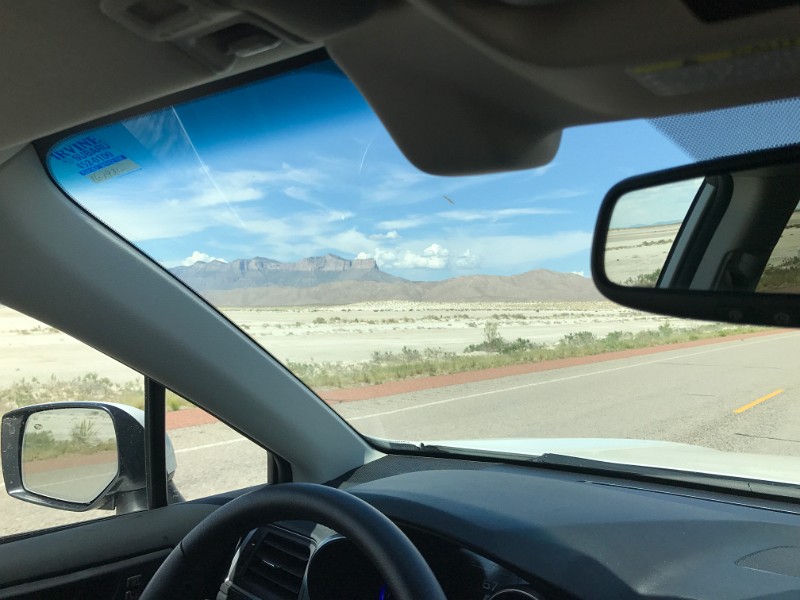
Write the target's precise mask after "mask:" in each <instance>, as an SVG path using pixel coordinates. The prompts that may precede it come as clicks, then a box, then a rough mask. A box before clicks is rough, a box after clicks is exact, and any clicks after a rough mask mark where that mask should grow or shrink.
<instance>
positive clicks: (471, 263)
mask: <svg viewBox="0 0 800 600" xmlns="http://www.w3.org/2000/svg"><path fill="white" fill-rule="evenodd" d="M480 262H481V261H480V257H479V256H476V255H474V254H473V253H472V250H470V249H469V248H467V249H466V250H465V251H464V252H463V253H462V254H459V255H458V256H456V258H455V260H454V261H453V265H454V266H455V267H456V268H458V269H472V268H475V267H477V266H478V265H479V264H480Z"/></svg>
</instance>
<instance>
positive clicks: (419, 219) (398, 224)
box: [378, 216, 431, 231]
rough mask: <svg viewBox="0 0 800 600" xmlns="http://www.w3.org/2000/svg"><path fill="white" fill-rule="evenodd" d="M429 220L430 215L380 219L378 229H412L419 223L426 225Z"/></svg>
mask: <svg viewBox="0 0 800 600" xmlns="http://www.w3.org/2000/svg"><path fill="white" fill-rule="evenodd" d="M430 222H431V218H430V217H424V216H413V217H408V218H406V219H392V220H390V221H381V222H380V223H378V229H389V230H395V231H396V230H398V229H413V228H414V227H419V226H420V225H426V224H428V223H430Z"/></svg>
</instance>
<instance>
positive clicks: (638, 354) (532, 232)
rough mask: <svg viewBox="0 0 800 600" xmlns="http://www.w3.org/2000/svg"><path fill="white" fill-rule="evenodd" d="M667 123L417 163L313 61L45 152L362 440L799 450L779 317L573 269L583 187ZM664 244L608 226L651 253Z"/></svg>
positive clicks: (687, 153) (570, 451) (622, 458)
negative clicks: (772, 322)
mask: <svg viewBox="0 0 800 600" xmlns="http://www.w3.org/2000/svg"><path fill="white" fill-rule="evenodd" d="M759 110H760V111H761V112H759V114H760V115H761V114H762V113H763V109H761V108H760V109H759ZM745 114H746V112H745ZM692 119H694V121H690V122H694V123H695V124H696V123H697V122H698V120H699V122H700V123H703V122H704V120H703V119H702V117H699V116H697V115H694V116H692ZM675 122H676V121H674V120H662V121H656V122H648V121H645V120H635V121H626V122H617V123H609V124H601V125H591V126H584V127H576V128H572V129H568V130H566V131H565V132H564V134H563V140H562V144H561V148H560V150H559V152H558V154H557V156H556V157H555V159H554V160H553V161H552V162H551V163H550V164H547V165H545V166H542V167H539V168H536V169H531V170H527V171H520V172H513V173H501V174H493V175H482V176H470V177H436V176H431V175H428V174H425V173H423V172H421V171H419V170H418V169H416V168H415V167H413V166H412V165H411V164H410V163H409V162H408V161H407V160H406V159H405V158H404V157H403V155H402V154H401V152H400V151H399V150H398V148H397V147H396V145H395V144H394V142H393V141H392V139H391V138H390V136H389V135H388V134H387V132H386V130H385V129H384V128H383V126H382V125H381V123H380V121H379V120H378V119H377V117H376V116H375V115H374V114H373V112H372V111H371V110H370V108H369V107H368V105H367V104H366V103H365V101H364V100H363V99H362V97H361V96H360V95H359V93H358V92H357V90H356V89H355V88H354V86H353V85H352V84H351V83H350V82H349V81H348V80H347V79H346V77H344V75H342V74H341V73H340V72H339V71H338V69H337V68H336V67H335V66H334V65H333V64H332V63H329V62H323V63H318V64H315V65H311V66H309V67H306V68H304V69H302V70H299V71H296V72H293V73H289V74H284V75H281V76H277V77H274V78H271V79H269V80H266V81H262V82H257V83H253V84H250V85H247V86H245V87H241V88H238V89H235V90H232V91H227V92H225V93H220V94H217V95H214V96H211V97H207V98H204V99H200V100H195V101H191V102H188V103H184V104H180V105H176V106H172V107H169V108H166V109H163V110H159V111H156V112H151V113H149V114H145V115H142V116H138V117H134V118H131V119H127V120H124V121H121V122H118V123H113V124H110V125H105V126H102V127H99V128H95V129H91V130H87V131H84V132H81V133H77V134H74V135H71V136H69V137H67V138H65V139H63V140H62V141H60V142H59V143H58V144H56V145H55V146H54V147H53V148H52V149H51V150H50V152H49V154H48V156H47V167H48V169H49V170H50V173H51V174H52V176H53V178H54V179H55V180H56V182H58V183H59V184H60V185H61V186H62V187H63V188H64V189H65V190H66V191H67V192H68V193H69V194H70V195H71V196H72V197H73V198H74V199H75V200H76V201H77V202H79V203H80V204H81V205H83V206H84V207H85V208H86V209H87V210H89V211H90V212H92V213H93V214H95V215H96V216H97V217H98V218H100V219H101V220H103V221H104V222H106V223H107V224H108V225H109V226H110V227H112V228H113V229H115V230H117V231H118V232H119V233H120V234H121V235H123V236H124V237H126V238H128V239H130V240H131V241H132V242H133V243H135V244H136V245H137V246H139V247H140V248H141V249H142V250H143V251H144V252H146V253H147V254H149V255H150V256H151V257H153V258H154V259H155V260H157V261H158V262H160V263H161V264H163V265H164V266H165V267H166V268H168V269H169V270H170V271H171V272H172V273H173V274H175V275H176V276H177V277H178V278H180V279H181V280H183V281H184V282H185V283H186V284H187V285H189V286H190V287H192V288H193V289H194V290H196V291H197V292H198V293H199V294H201V295H202V296H203V297H204V298H206V299H207V300H208V301H209V302H211V303H212V304H214V305H215V306H217V307H218V308H219V310H221V311H222V312H223V313H224V314H225V315H226V316H227V317H229V318H230V319H231V320H232V321H234V322H235V323H236V324H237V325H238V326H239V327H240V328H241V329H242V330H243V331H244V332H246V333H247V334H248V335H250V336H251V337H252V338H253V339H254V340H256V341H257V342H258V343H259V344H261V345H262V346H263V347H264V348H265V349H266V350H268V351H269V352H270V353H271V354H272V355H274V356H275V357H276V358H277V359H279V360H280V361H281V362H283V364H285V365H286V366H287V367H288V368H289V369H290V370H291V371H292V372H293V373H294V374H295V375H297V376H298V377H299V378H300V379H302V381H304V382H305V383H306V384H307V385H308V386H309V387H311V388H312V389H313V390H314V391H315V392H316V393H317V394H318V395H319V396H320V397H321V398H322V399H324V400H325V401H326V402H327V403H328V404H329V405H330V406H331V408H332V409H333V410H335V411H337V412H338V413H339V414H340V415H341V416H342V417H343V418H345V419H346V420H347V421H348V422H349V423H351V424H352V426H353V427H355V428H356V429H357V430H358V431H360V432H362V433H364V434H366V435H369V436H373V437H377V438H385V439H390V440H405V441H412V442H418V441H425V442H427V443H440V444H444V445H454V446H459V447H473V448H474V449H485V450H486V451H489V450H497V451H504V452H515V453H523V454H541V453H556V454H567V455H575V456H585V457H591V458H599V459H601V460H611V461H618V462H628V463H632V464H651V463H652V461H655V462H656V463H658V464H659V465H662V466H669V467H674V468H682V469H689V470H704V469H707V470H713V469H712V467H709V466H703V465H710V464H716V465H720V464H725V465H731V464H734V463H735V462H736V461H735V459H734V458H730V459H728V458H726V459H725V460H723V459H720V458H718V457H717V458H716V459H714V460H716V463H715V462H714V460H706V461H703V460H701V459H700V458H698V457H702V456H704V455H703V454H702V452H701V450H702V449H703V448H705V449H710V450H718V451H725V452H735V453H740V454H741V453H762V454H771V455H775V456H779V457H784V458H785V457H788V456H792V455H797V454H800V445H798V443H797V440H796V439H795V438H796V437H797V433H796V431H793V430H792V428H791V426H790V425H789V421H787V415H788V414H789V412H787V411H791V410H792V409H791V404H792V403H791V396H792V392H791V380H790V379H788V375H787V372H789V371H790V370H791V372H792V373H793V372H794V371H795V369H794V367H793V366H791V364H790V361H791V360H792V357H793V356H794V354H793V351H794V350H795V349H796V347H797V340H798V338H797V334H795V333H792V332H787V331H776V330H765V329H756V328H748V327H736V326H732V325H725V324H714V323H700V322H688V321H680V320H677V319H673V318H667V317H661V316H657V315H652V314H644V313H640V312H636V311H633V310H629V309H626V308H623V307H620V306H617V305H614V304H612V303H610V302H608V301H606V300H604V299H603V298H602V297H601V296H600V295H599V294H598V292H597V291H596V290H595V287H594V285H593V283H592V280H591V276H590V273H589V247H590V242H591V237H592V230H593V226H594V221H595V217H596V214H597V208H598V206H599V203H600V201H601V199H602V198H603V195H604V194H605V192H606V191H607V190H608V189H609V188H610V187H611V186H612V185H613V184H614V183H616V182H617V181H619V180H620V179H623V178H625V177H628V176H632V175H636V174H640V173H643V172H648V171H653V170H656V169H662V168H666V167H670V166H676V165H681V164H686V163H689V162H692V161H693V160H694V159H695V158H696V157H697V153H696V152H693V148H695V149H696V148H697V147H698V144H697V142H696V140H695V142H693V144H686V143H681V141H680V139H679V137H680V136H679V135H678V134H676V133H675V132H676V130H679V129H680V128H679V127H677V128H676V127H674V126H672V125H674V123H675ZM465 126H469V124H468V123H465ZM726 135H727V138H726V139H725V140H723V141H724V144H723V146H724V147H725V148H726V149H727V151H730V152H732V151H740V150H742V149H747V144H748V143H749V144H751V145H752V144H753V143H757V144H766V145H769V144H770V141H769V140H766V141H757V142H753V139H752V136H751V138H748V139H744V140H742V144H744V145H738V146H737V144H736V143H732V142H731V137H735V136H733V134H732V133H731V132H730V131H729V132H728V133H727V134H726ZM676 136H677V137H676ZM734 141H735V140H734ZM712 146H713V144H711V143H710V142H709V144H706V145H703V147H702V152H701V154H702V155H703V157H705V156H708V155H709V153H711V154H713V152H714V151H713V148H712V149H711V150H709V148H711V147H712ZM662 237H663V236H662ZM668 242H669V240H664V239H661V238H660V237H659V236H658V235H655V234H653V235H651V236H650V237H649V238H646V239H644V238H643V239H636V240H634V241H633V242H631V243H635V244H636V246H637V249H638V250H639V252H640V254H641V256H642V258H643V260H645V259H646V260H647V261H651V262H653V261H654V262H653V264H656V265H658V264H660V262H663V259H659V257H660V256H662V255H664V256H665V255H666V252H667V250H668V249H669V244H668ZM648 264H649V263H648ZM654 273H655V276H656V277H657V275H658V270H657V269H656V270H655V271H654ZM639 276H641V277H647V274H645V275H639ZM232 401H235V399H232ZM265 401H274V399H270V398H265ZM492 439H495V440H497V439H501V440H503V441H502V442H490V440H492ZM714 456H717V455H714ZM726 456H727V455H726ZM654 457H655V458H654ZM726 461H728V462H726ZM731 461H733V462H731ZM738 464H739V467H737V468H740V470H738V471H737V470H736V469H733V471H735V473H736V474H742V473H743V474H745V475H747V476H753V477H760V478H772V479H775V480H782V479H784V478H786V479H789V480H791V479H792V477H794V478H797V477H800V470H798V469H797V466H796V465H795V464H794V463H791V464H789V463H785V464H782V465H778V466H775V467H774V470H772V471H770V470H769V469H768V468H766V467H764V468H763V469H762V470H761V471H758V472H755V471H753V470H752V469H751V470H750V471H747V465H752V464H753V462H752V460H750V461H748V460H742V461H740V462H739V463H738ZM775 464H776V465H777V464H778V463H775ZM790 467H791V468H790ZM726 468H727V467H726ZM726 468H723V469H722V471H723V472H725V473H731V472H733V471H731V470H730V469H728V470H726ZM742 469H743V470H742ZM791 472H794V473H798V474H797V475H793V476H792V475H787V474H786V473H791Z"/></svg>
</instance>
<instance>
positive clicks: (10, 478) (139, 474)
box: [0, 305, 267, 541]
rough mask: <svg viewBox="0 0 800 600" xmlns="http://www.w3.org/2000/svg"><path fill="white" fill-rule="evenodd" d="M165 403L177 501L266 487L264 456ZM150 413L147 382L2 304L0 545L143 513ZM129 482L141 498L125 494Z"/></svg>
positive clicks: (172, 398)
mask: <svg viewBox="0 0 800 600" xmlns="http://www.w3.org/2000/svg"><path fill="white" fill-rule="evenodd" d="M47 403H57V408H55V409H54V408H47V407H44V409H37V407H39V406H40V405H42V404H47ZM67 403H73V404H67ZM75 403H79V404H75ZM165 404H166V411H167V413H166V419H165V421H166V428H167V436H168V439H169V445H168V452H167V454H168V459H167V463H168V468H170V470H171V471H172V480H171V483H172V485H171V486H170V489H171V490H173V491H174V490H177V492H178V494H179V495H177V494H173V496H172V498H171V500H172V501H175V500H176V499H180V498H182V499H185V500H193V499H196V498H202V497H205V496H209V495H213V494H217V493H220V492H224V491H229V490H234V489H240V488H243V487H248V486H251V485H257V484H263V483H266V481H267V452H266V451H265V450H264V449H263V448H261V447H260V446H258V445H257V444H254V443H253V442H251V441H250V440H248V439H247V438H245V437H243V436H241V435H240V434H238V433H237V432H236V431H234V430H233V429H231V428H230V427H228V426H226V425H225V424H223V423H221V422H219V421H218V420H216V419H215V418H214V417H213V416H211V415H210V414H208V413H206V412H205V411H203V410H202V409H200V408H198V407H196V406H194V405H193V404H191V403H190V402H189V401H187V400H185V399H183V398H181V397H179V396H177V395H176V394H173V393H172V392H169V391H167V395H166V402H165ZM119 405H122V406H121V407H120V406H119ZM24 408H28V409H35V410H37V412H30V413H28V412H27V411H22V412H25V416H24V417H22V416H19V415H20V414H21V411H19V410H18V409H24ZM143 409H144V377H143V376H142V375H141V374H139V373H137V372H136V371H133V370H132V369H130V368H128V367H126V366H125V365H122V364H121V363H119V362H117V361H116V360H114V359H112V358H109V357H108V356H106V355H104V354H102V353H101V352H98V351H97V350H94V349H92V348H91V347H89V346H87V345H86V344H84V343H82V342H80V341H78V340H76V339H74V338H72V337H71V336H69V335H67V334H65V333H63V332H60V331H58V330H57V329H54V328H52V327H50V326H48V325H46V324H43V323H40V322H39V321H36V320H34V319H31V318H30V317H27V316H25V315H23V314H21V313H19V312H17V311H14V310H12V309H10V308H8V307H4V306H2V305H0V415H2V416H3V417H4V419H3V432H2V433H3V442H4V443H3V455H2V458H3V462H4V469H3V471H2V474H1V475H0V485H2V487H0V515H2V518H0V541H2V538H5V537H7V536H12V535H16V534H24V533H30V532H34V531H38V530H41V529H47V528H51V527H57V526H61V525H69V524H73V523H79V522H84V521H90V520H93V519H99V518H106V517H112V516H114V515H116V514H124V513H127V512H132V511H135V510H142V509H143V508H146V504H147V500H146V497H147V494H146V489H145V484H144V481H145V473H144V470H143V469H144V467H143V465H144V412H143ZM15 411H16V412H15ZM121 422H124V423H126V425H125V426H124V427H119V423H121ZM114 423H117V424H118V425H117V430H116V433H115V425H114ZM131 432H134V433H131ZM14 436H16V438H15V439H12V438H13V437H14ZM12 442H13V443H12ZM11 447H13V448H14V450H9V448H11ZM170 447H171V451H170ZM7 468H8V472H6V469H7ZM123 473H124V475H125V477H126V479H125V481H126V488H134V489H133V490H132V491H130V490H128V491H126V492H125V493H118V491H117V488H116V487H115V485H116V484H115V481H119V480H120V479H118V478H119V477H121V476H122V475H123ZM131 481H136V482H141V485H139V484H138V483H137V484H133V485H131V483H130V482H131ZM11 491H13V492H14V493H15V494H16V497H12V496H11ZM38 496H46V497H47V498H48V499H49V500H47V503H48V505H47V506H43V505H41V504H36V503H32V502H31V501H30V500H31V499H34V500H37V497H38ZM38 500H40V501H41V498H38ZM53 500H55V502H53ZM70 508H71V509H73V510H68V509H70ZM76 509H80V510H79V511H78V510H76Z"/></svg>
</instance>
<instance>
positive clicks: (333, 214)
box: [48, 63, 691, 280]
mask: <svg viewBox="0 0 800 600" xmlns="http://www.w3.org/2000/svg"><path fill="white" fill-rule="evenodd" d="M465 126H469V124H465ZM687 162H691V160H690V159H689V158H688V156H687V155H686V154H685V153H684V152H683V151H681V150H680V149H678V148H677V147H676V146H675V145H673V144H672V143H671V142H670V141H668V140H667V139H666V138H665V137H664V136H663V135H662V134H661V133H660V132H659V131H658V130H657V129H656V128H654V127H653V126H652V125H650V124H648V123H647V122H644V121H630V122H622V123H614V124H605V125H597V126H587V127H580V128H574V129H569V130H567V131H565V132H564V135H563V140H562V144H561V148H560V150H559V152H558V154H557V156H556V158H555V159H554V161H553V162H552V163H551V164H549V165H546V166H544V167H540V168H538V169H532V170H528V171H521V172H515V173H506V174H498V175H489V176H473V177H456V178H445V177H434V176H429V175H426V174H424V173H422V172H420V171H419V170H417V169H416V168H415V167H413V166H412V165H410V164H409V162H408V161H407V160H406V159H405V158H404V157H403V156H402V154H401V153H400V152H399V150H398V149H397V147H396V146H395V145H394V143H393V142H392V140H391V138H390V137H389V135H388V134H387V133H386V131H385V130H384V128H383V127H382V125H381V124H380V122H379V121H378V120H377V118H376V117H375V116H374V115H373V113H372V112H371V110H370V109H369V108H368V106H367V105H366V104H365V102H364V101H363V99H362V98H361V97H360V95H359V94H358V92H357V91H356V90H355V88H354V87H353V86H352V85H351V84H350V83H349V82H348V81H347V80H346V79H345V78H344V77H343V76H342V75H341V74H340V73H339V72H338V71H337V70H336V68H335V67H334V66H332V65H331V64H329V63H328V64H321V65H315V66H312V67H308V68H306V69H305V70H304V71H302V72H299V73H295V74H291V75H284V76H281V77H277V78H274V79H272V80H269V81H266V82H261V83H258V84H253V85H251V86H249V87H246V88H241V89H239V90H235V91H233V92H229V93H225V94H220V95H217V96H213V97H211V98H207V99H204V100H199V101H195V102H192V103H189V104H186V105H181V106H178V107H176V108H174V109H167V110H163V111H159V112H155V113H151V114H149V115H144V116H142V117H137V118H135V119H131V120H129V121H126V122H124V123H120V124H116V125H110V126H107V127H103V128H100V129H96V130H94V131H90V132H86V133H83V134H78V135H75V136H73V137H71V138H69V139H67V140H64V142H62V143H61V144H59V145H58V146H56V147H55V148H54V151H51V153H50V155H49V158H48V167H49V168H50V170H51V172H52V173H53V175H54V177H55V179H56V180H57V181H58V182H59V183H60V184H61V185H62V186H63V187H64V188H65V189H66V190H67V191H68V192H69V193H70V194H71V195H72V196H73V197H74V198H75V199H76V200H78V202H80V203H81V204H82V205H84V206H85V207H86V208H87V209H88V210H90V211H91V212H93V213H94V214H96V215H97V216H98V217H99V218H101V219H102V220H103V221H105V222H106V223H108V224H109V225H110V226H111V227H113V228H114V229H116V230H117V231H119V232H120V233H121V234H122V235H124V236H125V237H127V238H129V239H131V240H132V241H133V242H134V243H136V244H137V245H138V246H139V247H141V248H142V249H143V250H144V251H145V252H147V253H148V254H149V255H151V256H152V257H154V258H155V259H157V260H159V261H160V262H162V263H164V264H165V265H167V266H175V265H179V264H188V263H190V262H192V261H193V260H197V259H204V260H210V259H212V258H216V259H220V260H225V261H230V260H233V259H236V258H249V257H253V256H264V257H268V258H272V259H277V260H281V261H295V260H299V259H301V258H304V257H307V256H318V255H322V254H325V253H333V254H338V255H340V256H343V257H345V258H356V257H373V258H375V259H376V260H377V261H378V264H379V266H380V267H381V269H383V270H384V271H387V272H389V273H392V274H395V275H399V276H402V277H406V278H409V279H415V280H435V279H443V278H447V277H453V276H458V275H468V274H476V273H483V274H498V275H509V274H514V273H521V272H524V271H528V270H530V269H535V268H547V269H552V270H556V271H568V272H569V271H571V272H581V273H585V274H587V275H588V273H589V246H590V243H591V235H592V230H593V226H594V220H595V217H596V213H597V208H598V206H599V203H600V201H601V199H602V197H603V195H604V194H605V192H606V191H607V190H608V188H609V187H611V186H612V185H613V184H614V183H616V182H617V181H619V180H620V179H623V178H625V177H628V176H631V175H636V174H639V173H643V172H647V171H652V170H656V169H661V168H666V167H669V166H675V165H679V164H684V163H687ZM93 180H94V181H93Z"/></svg>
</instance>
